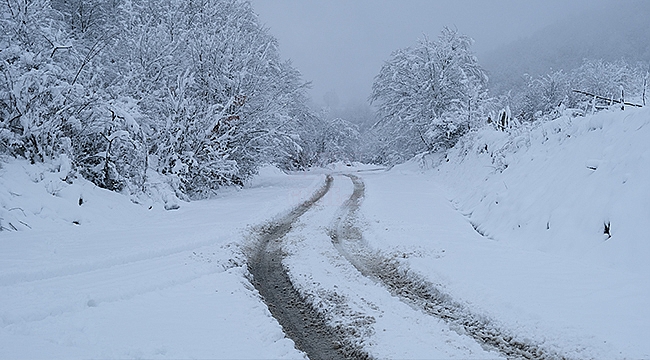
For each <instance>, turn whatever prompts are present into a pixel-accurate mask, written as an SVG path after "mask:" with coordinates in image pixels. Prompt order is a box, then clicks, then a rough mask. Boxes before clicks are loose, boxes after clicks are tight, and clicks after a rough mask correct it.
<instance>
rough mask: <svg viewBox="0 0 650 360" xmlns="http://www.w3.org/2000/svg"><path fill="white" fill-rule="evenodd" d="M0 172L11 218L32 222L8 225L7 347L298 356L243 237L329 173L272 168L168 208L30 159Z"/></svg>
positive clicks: (17, 350) (0, 331) (94, 354)
mask: <svg viewBox="0 0 650 360" xmlns="http://www.w3.org/2000/svg"><path fill="white" fill-rule="evenodd" d="M0 172H1V173H0V193H1V194H2V195H1V196H2V199H1V200H2V203H1V206H2V211H4V212H3V215H4V214H6V212H9V213H10V214H11V213H13V212H16V211H18V213H19V214H18V215H14V216H13V217H9V216H3V218H4V219H8V218H11V219H13V221H14V222H16V221H22V222H23V223H24V224H26V225H28V226H31V227H32V229H31V230H30V229H23V230H24V231H17V232H10V231H2V232H0V321H1V322H0V358H3V359H10V358H14V359H17V358H31V359H34V358H48V359H51V358H269V357H271V358H296V357H298V358H300V357H302V354H301V353H300V352H298V351H297V350H295V349H294V346H293V342H292V341H291V340H288V339H286V338H285V337H284V335H283V333H282V329H281V327H280V326H279V325H278V324H277V322H276V321H275V320H274V319H273V318H272V317H271V316H270V313H269V312H268V310H267V308H266V306H265V305H264V303H263V302H262V301H261V300H260V299H259V296H258V295H257V293H256V292H255V290H254V289H252V288H251V286H250V284H249V282H248V281H247V280H246V278H245V277H244V276H245V272H246V270H245V266H244V265H245V259H244V258H243V255H242V252H241V249H240V247H241V245H242V244H243V243H244V242H245V241H246V237H247V236H248V229H247V227H248V226H250V225H257V224H261V223H263V222H265V221H267V220H268V219H270V218H272V217H273V216H275V215H278V214H280V213H282V212H284V211H285V210H287V209H289V208H291V207H293V206H295V205H296V204H298V203H299V202H300V201H302V200H303V199H304V198H306V197H309V196H310V195H311V193H312V192H313V191H314V189H315V188H316V187H318V186H320V185H321V183H322V180H323V176H321V175H298V176H291V177H289V176H287V175H284V174H282V173H279V172H276V171H272V169H266V170H265V171H263V174H262V175H261V176H259V177H258V178H257V179H256V180H254V181H253V183H252V184H251V186H249V187H248V188H247V189H246V190H242V191H234V190H233V191H227V192H226V193H224V194H222V195H220V196H219V197H218V198H216V199H212V200H206V201H197V202H192V203H182V204H181V206H180V208H179V209H178V210H174V211H166V210H164V209H163V208H162V204H161V203H153V204H151V206H152V208H151V209H148V206H142V205H135V204H133V203H132V202H131V201H129V199H128V198H127V197H125V196H123V195H119V194H115V193H111V192H108V191H105V190H102V189H99V188H97V187H95V186H93V185H92V184H90V183H88V182H85V181H83V180H80V179H77V180H75V182H74V184H73V185H68V184H67V183H65V182H63V181H61V180H60V179H59V177H58V175H59V173H58V172H50V171H48V170H47V169H46V168H43V167H33V166H29V165H28V164H27V163H25V162H18V161H12V162H9V163H7V164H3V168H2V170H0ZM54 188H55V189H57V191H56V192H55V194H52V193H51V189H54ZM80 195H81V196H82V198H83V203H82V205H81V206H80V205H79V197H80ZM14 209H19V210H14ZM23 213H24V214H23ZM73 221H78V222H79V223H80V224H79V225H76V224H73ZM17 224H21V223H20V222H18V223H17ZM26 225H23V226H24V227H26ZM3 226H4V227H5V228H6V227H8V226H10V225H9V224H8V222H5V221H3ZM16 227H18V225H16Z"/></svg>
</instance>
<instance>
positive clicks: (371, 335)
mask: <svg viewBox="0 0 650 360" xmlns="http://www.w3.org/2000/svg"><path fill="white" fill-rule="evenodd" d="M12 166H14V168H12ZM22 166H24V164H22V165H21V164H13V165H12V164H9V165H8V166H6V167H5V169H8V170H7V171H9V170H11V173H12V174H13V175H14V176H15V175H16V174H19V173H20V171H22V170H21V169H20V167H22ZM342 170H344V171H342V172H336V171H331V170H330V171H322V172H312V173H307V174H294V175H285V174H282V173H280V172H277V171H275V170H273V169H267V170H265V171H263V172H262V174H261V175H260V176H259V177H257V178H256V180H255V181H254V182H253V183H252V184H250V186H248V187H247V188H246V189H243V190H240V191H231V192H224V193H223V194H222V195H220V196H219V197H217V198H215V199H212V200H207V201H197V202H192V203H187V204H182V206H181V208H180V209H178V210H175V211H165V210H163V209H162V206H161V205H160V204H154V207H153V208H152V209H148V207H146V206H145V207H143V206H141V205H134V204H132V203H131V202H130V201H128V199H126V198H124V197H123V196H121V195H118V194H114V193H110V192H106V191H104V190H101V189H98V188H95V187H91V186H89V185H87V183H84V182H83V181H81V180H80V181H78V182H76V183H75V184H73V185H66V186H64V188H62V189H60V191H58V192H57V196H52V195H48V196H52V198H47V197H45V198H43V197H42V196H40V197H39V195H38V191H40V190H38V189H41V188H44V189H49V188H51V183H48V180H47V176H48V175H47V174H45V177H43V176H37V177H35V178H37V179H41V180H39V181H33V180H27V181H25V179H20V178H19V176H15V179H13V178H10V177H7V176H6V174H5V175H3V177H0V179H1V180H2V181H0V187H2V189H3V193H8V194H16V195H12V196H13V198H11V199H9V200H7V199H4V200H3V201H4V202H5V204H6V205H3V206H6V207H12V208H13V207H17V206H20V208H21V209H29V208H30V206H32V208H33V207H34V206H35V205H34V204H37V205H38V206H37V207H40V209H41V210H40V213H39V214H50V215H48V216H49V217H44V216H36V215H35V216H33V217H29V216H27V217H25V219H23V220H24V221H25V222H26V223H29V224H30V226H32V227H34V229H32V230H29V231H20V232H14V233H8V232H3V233H2V234H1V235H2V238H1V240H0V321H1V322H0V358H45V357H46V358H89V357H91V358H97V357H103V358H237V359H241V358H305V357H306V354H305V352H306V353H307V354H310V355H311V357H313V358H318V357H322V356H327V357H335V356H340V357H341V358H360V357H366V356H368V357H371V358H413V359H415V358H421V359H424V358H445V359H446V358H475V359H479V358H501V357H510V358H512V357H515V358H516V357H533V358H535V357H537V358H558V357H566V358H578V359H579V358H626V357H627V358H629V357H643V356H644V354H645V355H647V354H648V347H647V345H646V341H645V339H647V338H646V335H647V334H648V325H647V324H648V323H647V321H645V320H647V319H649V318H650V315H649V314H648V307H647V304H648V300H649V299H650V294H649V291H648V290H647V289H646V288H644V287H640V286H639V284H641V283H643V282H644V278H643V276H642V274H632V273H628V272H621V271H618V270H616V269H612V268H606V267H598V266H594V264H592V263H583V262H576V261H567V259H566V258H563V257H557V256H555V255H553V254H552V253H546V252H540V251H532V250H530V249H529V248H525V247H517V246H514V245H511V244H504V243H501V242H499V241H496V240H493V239H488V238H485V237H483V236H481V235H479V234H478V233H477V232H476V231H475V230H474V228H473V227H472V225H471V224H470V222H469V221H468V219H467V218H466V217H465V216H463V215H462V214H461V213H460V212H459V211H457V210H456V209H455V208H453V207H452V205H451V203H450V202H449V200H448V199H447V197H446V194H447V193H446V192H445V190H444V188H442V187H441V186H440V184H439V183H436V182H435V180H434V179H432V177H431V176H430V175H427V174H422V173H420V172H419V171H411V170H408V169H406V168H402V169H401V170H400V169H394V170H392V171H364V170H363V169H362V168H359V169H355V168H344V169H342ZM30 171H31V170H30ZM11 179H13V180H11ZM43 179H44V180H43ZM328 179H329V180H328ZM14 180H15V181H14ZM53 181H54V183H56V181H57V180H56V179H55V180H53ZM58 181H60V180H58ZM48 184H49V185H48ZM84 184H85V185H84ZM30 187H32V188H30ZM34 187H35V188H34ZM82 193H83V197H84V204H83V206H79V205H78V204H77V200H78V199H79V196H80V194H82ZM31 194H36V195H34V197H33V198H32V197H31V196H32V195H31ZM43 199H46V200H47V199H49V200H47V201H45V200H43ZM10 201H13V203H11V202H10ZM54 213H56V214H57V215H56V216H54V215H52V214H54ZM62 219H63V220H65V219H68V220H70V219H82V220H81V225H76V224H74V223H65V222H63V221H62ZM263 257H266V260H268V261H267V263H269V262H273V261H277V265H273V266H266V268H264V266H262V268H261V269H262V272H264V271H267V272H269V273H273V272H276V273H281V275H282V276H280V278H282V279H280V280H282V281H284V283H283V282H282V281H280V282H276V283H272V282H271V281H269V279H268V278H266V279H265V278H264V276H263V275H260V268H256V266H259V265H260V264H262V263H263V262H264V261H266V260H264V259H263ZM276 280H277V279H276ZM274 281H275V280H274ZM275 286H277V287H278V288H280V290H281V292H282V291H285V290H286V291H285V293H286V292H287V291H288V292H293V294H294V295H290V296H288V297H286V296H285V297H283V296H284V295H283V296H279V297H276V298H275V299H273V298H271V297H273V296H275V295H273V291H274V290H273V289H274V288H275ZM269 289H270V290H271V295H269V293H268V292H266V291H267V290H269ZM275 294H279V293H278V292H276V293H275ZM287 299H288V300H287ZM292 309H293V310H292ZM291 311H294V314H293V315H290V316H289V317H288V318H289V319H290V320H291V321H294V322H297V324H298V326H297V327H294V328H293V329H292V328H291V325H287V323H286V321H287V319H286V318H284V319H283V315H282V314H281V313H282V312H291ZM274 316H275V317H274ZM276 319H277V320H276ZM301 322H302V324H301ZM296 329H297V330H296ZM314 338H318V339H320V342H319V343H317V344H316V343H310V342H311V341H313V339H314ZM294 339H295V342H294ZM305 343H307V345H308V346H305ZM310 344H311V345H315V346H312V349H310V346H309V345H310ZM313 348H316V352H313V351H314V350H313ZM323 349H325V350H326V352H323ZM301 350H304V351H305V352H303V351H301ZM327 351H330V352H329V353H328V352H327ZM327 354H330V355H331V356H330V355H327ZM332 354H335V355H332Z"/></svg>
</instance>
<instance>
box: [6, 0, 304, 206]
mask: <svg viewBox="0 0 650 360" xmlns="http://www.w3.org/2000/svg"><path fill="white" fill-rule="evenodd" d="M0 6H1V7H2V8H1V11H2V14H3V16H2V17H1V18H0V22H1V23H2V29H3V32H2V34H0V58H1V59H0V60H2V61H1V62H0V71H1V72H2V78H1V79H0V115H1V116H2V117H1V118H0V147H1V148H0V151H2V152H4V153H8V154H11V155H13V156H22V157H26V158H29V159H31V160H32V161H42V160H45V159H46V158H48V157H56V156H58V155H59V154H62V153H65V154H66V155H67V156H68V157H69V158H70V159H71V160H72V164H73V165H74V167H75V169H76V171H77V172H78V173H80V174H82V175H83V176H86V177H88V178H89V179H91V180H92V181H94V182H95V183H96V184H98V185H100V186H103V187H106V188H109V189H113V190H122V189H129V191H136V190H137V189H146V179H147V175H146V174H147V172H148V171H155V172H158V173H160V174H162V175H163V178H167V179H168V180H169V182H170V183H171V184H172V186H173V187H175V188H176V190H177V192H178V194H179V195H180V196H185V197H200V196H206V195H208V194H210V193H212V192H214V191H215V190H216V189H217V188H219V187H220V186H223V185H228V184H242V183H243V181H244V180H245V179H247V178H248V177H250V176H251V175H252V174H254V173H255V172H256V170H257V168H258V166H259V165H260V164H262V163H278V164H283V165H286V164H288V163H291V162H292V161H293V160H290V159H291V158H294V159H295V158H297V157H296V155H297V154H299V153H300V152H301V151H302V149H304V144H305V141H304V140H303V139H302V138H301V134H304V133H306V131H305V130H304V128H305V127H310V126H311V125H310V124H312V121H311V120H309V119H312V118H314V116H313V115H312V114H311V111H310V110H309V109H308V107H307V106H306V102H307V99H306V95H305V87H306V84H305V83H304V82H303V81H302V79H301V76H300V73H299V72H298V71H297V70H295V69H294V68H293V67H292V66H291V64H290V63H288V62H284V61H281V60H280V56H279V53H278V50H277V42H276V40H275V39H274V38H273V37H272V36H271V35H270V34H269V32H268V29H266V28H264V27H263V26H262V25H260V23H259V21H258V19H257V16H256V15H255V13H254V12H253V10H252V7H251V5H250V3H249V2H248V1H244V0H199V1H183V0H51V1H47V0H8V1H5V2H2V3H1V4H0Z"/></svg>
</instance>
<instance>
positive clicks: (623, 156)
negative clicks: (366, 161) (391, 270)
mask: <svg viewBox="0 0 650 360" xmlns="http://www.w3.org/2000/svg"><path fill="white" fill-rule="evenodd" d="M649 123H650V111H649V110H648V109H640V110H633V111H628V110H627V109H626V111H625V112H620V111H613V112H604V113H600V114H596V115H594V116H591V117H586V118H575V119H569V118H561V119H558V120H556V121H553V122H550V123H547V124H544V125H543V126H541V127H539V128H536V129H532V131H530V132H528V133H526V132H520V133H517V134H512V135H510V136H509V135H507V134H503V133H498V132H490V131H488V130H486V131H485V132H483V133H479V134H477V135H476V136H475V137H474V138H472V139H470V141H468V142H467V146H464V147H463V146H460V147H459V148H457V149H454V151H452V153H451V154H450V156H449V161H448V162H447V161H445V159H442V160H443V161H442V162H441V163H440V162H439V161H438V162H437V163H434V164H436V165H437V166H433V167H430V169H429V170H426V171H424V172H423V171H422V170H421V168H420V166H419V165H420V164H418V163H411V164H406V165H403V166H398V167H396V168H394V169H392V170H391V171H389V172H386V173H382V174H367V175H364V176H363V180H364V182H365V184H366V198H365V200H364V203H363V205H362V206H361V211H360V215H361V216H360V218H361V228H362V229H363V231H364V238H365V239H366V240H367V241H368V243H369V245H370V246H371V247H372V248H374V249H377V250H380V251H382V253H384V254H385V255H388V256H392V257H393V258H394V259H396V261H398V262H400V263H403V264H404V265H405V266H408V268H409V269H411V270H412V271H414V272H416V273H418V274H421V275H423V276H424V277H425V278H427V279H428V280H429V281H431V282H433V283H434V284H435V285H436V286H438V287H439V288H441V289H442V290H443V291H444V292H445V293H448V294H449V295H451V296H452V297H453V298H454V299H457V300H458V301H461V302H463V303H464V304H465V305H466V306H467V307H468V308H470V309H474V311H476V312H479V313H480V312H483V313H484V314H486V315H487V316H488V317H489V318H490V319H495V320H497V321H499V322H500V326H501V327H502V328H505V329H510V330H511V331H512V333H513V336H514V335H516V336H519V337H521V338H523V339H526V338H529V339H531V340H533V341H536V342H538V343H539V344H540V345H543V346H544V347H545V348H548V349H550V350H553V351H555V352H557V353H560V354H565V355H567V356H569V357H575V358H603V359H605V358H647V357H650V347H649V345H648V343H647V338H648V337H649V336H650V325H648V324H650V310H648V307H647V304H649V303H650V290H649V289H648V287H647V286H645V283H646V282H647V279H648V278H649V277H650V271H649V266H648V263H650V262H648V261H647V260H648V258H649V257H650V252H649V251H648V249H649V248H650V237H649V236H648V234H647V232H646V229H645V227H646V226H647V223H648V219H650V207H649V205H648V204H650V188H648V187H647V184H649V183H650V176H649V175H650V170H649V169H650V150H649V149H648V147H647V139H648V138H650V126H647V125H648V124H649ZM461 145H462V144H461ZM426 160H427V161H432V159H426ZM450 199H451V202H450V201H449V200H450ZM459 210H460V211H459ZM608 223H609V224H610V235H611V237H610V236H608V235H607V234H604V231H605V226H604V225H605V224H608ZM547 227H548V228H547ZM481 234H483V235H484V236H483V235H481Z"/></svg>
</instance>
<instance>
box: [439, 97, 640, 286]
mask: <svg viewBox="0 0 650 360" xmlns="http://www.w3.org/2000/svg"><path fill="white" fill-rule="evenodd" d="M648 123H650V109H627V110H626V111H608V112H601V113H598V114H595V115H592V116H588V117H577V118H569V117H561V118H559V119H556V120H554V121H551V122H548V123H545V124H542V125H541V126H538V127H535V128H532V129H521V130H519V131H513V132H512V133H511V134H506V133H502V132H497V131H493V130H490V129H484V130H482V131H481V132H479V133H477V134H474V135H473V136H472V137H470V138H468V139H466V140H465V141H466V142H465V144H464V146H463V144H461V146H458V147H457V148H455V149H453V150H452V151H451V152H450V154H449V156H448V159H446V160H445V161H441V164H440V166H437V167H436V168H435V169H434V170H433V171H432V172H433V173H435V174H436V179H438V180H440V181H441V182H442V183H443V184H446V185H447V186H449V188H450V189H451V192H450V197H451V198H452V199H453V203H454V204H455V206H456V207H457V208H458V209H459V210H461V211H462V212H463V213H464V214H466V216H467V217H468V219H469V220H470V221H471V222H472V224H473V225H474V226H475V227H476V229H477V231H479V232H480V233H482V234H484V235H485V236H487V237H489V238H492V239H494V240H497V241H503V242H510V243H514V244H518V245H521V246H523V247H526V248H530V249H538V250H542V251H546V252H550V253H554V254H557V255H560V254H562V255H565V256H568V257H569V258H571V259H576V260H578V259H580V260H585V261H591V262H593V263H596V264H600V265H604V266H612V267H615V268H619V269H625V270H629V271H633V272H637V273H639V272H640V273H644V274H650V262H648V258H650V234H649V233H648V229H647V226H648V224H650V187H649V186H648V184H650V147H648V139H650V126H647V125H648Z"/></svg>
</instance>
